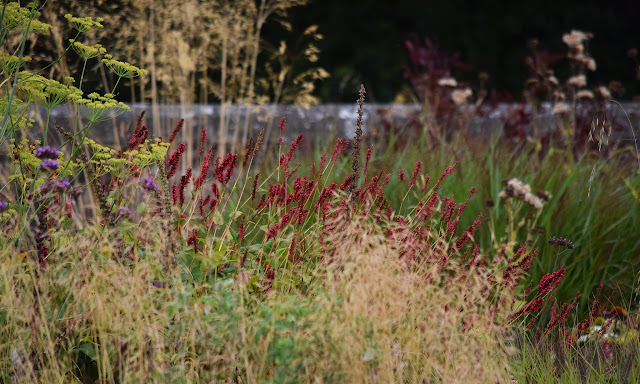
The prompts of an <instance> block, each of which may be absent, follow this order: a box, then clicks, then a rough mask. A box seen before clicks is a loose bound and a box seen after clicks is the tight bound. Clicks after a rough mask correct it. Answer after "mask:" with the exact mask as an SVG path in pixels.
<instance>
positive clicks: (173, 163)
mask: <svg viewBox="0 0 640 384" xmlns="http://www.w3.org/2000/svg"><path fill="white" fill-rule="evenodd" d="M186 148H187V146H186V145H184V143H180V144H178V148H176V150H175V151H174V152H173V153H172V154H171V157H169V159H168V160H167V162H166V164H165V170H166V172H167V180H169V179H170V178H171V177H173V175H175V174H176V172H177V171H178V166H179V165H180V158H182V154H183V153H184V151H185V149H186Z"/></svg>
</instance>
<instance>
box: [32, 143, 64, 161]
mask: <svg viewBox="0 0 640 384" xmlns="http://www.w3.org/2000/svg"><path fill="white" fill-rule="evenodd" d="M59 154H60V151H58V150H57V149H56V148H51V147H50V146H48V145H47V146H44V147H39V148H38V149H36V157H37V158H39V159H57V158H58V155H59Z"/></svg>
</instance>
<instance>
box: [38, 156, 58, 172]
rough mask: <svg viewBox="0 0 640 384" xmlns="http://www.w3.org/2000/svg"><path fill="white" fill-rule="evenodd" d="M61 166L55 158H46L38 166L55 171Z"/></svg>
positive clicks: (44, 169) (43, 169)
mask: <svg viewBox="0 0 640 384" xmlns="http://www.w3.org/2000/svg"><path fill="white" fill-rule="evenodd" d="M59 166H60V164H58V162H57V161H55V160H51V159H44V160H42V162H41V163H40V166H39V167H38V168H39V169H40V170H41V171H49V172H51V171H55V170H56V169H58V167H59Z"/></svg>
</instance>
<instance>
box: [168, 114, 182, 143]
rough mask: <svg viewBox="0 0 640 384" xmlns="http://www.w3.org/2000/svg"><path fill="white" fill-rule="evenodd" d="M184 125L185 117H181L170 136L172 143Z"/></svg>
mask: <svg viewBox="0 0 640 384" xmlns="http://www.w3.org/2000/svg"><path fill="white" fill-rule="evenodd" d="M183 126H184V119H180V121H178V124H176V126H175V127H174V128H173V132H171V136H169V142H170V143H173V140H175V139H176V136H177V135H178V132H180V131H181V130H182V127H183Z"/></svg>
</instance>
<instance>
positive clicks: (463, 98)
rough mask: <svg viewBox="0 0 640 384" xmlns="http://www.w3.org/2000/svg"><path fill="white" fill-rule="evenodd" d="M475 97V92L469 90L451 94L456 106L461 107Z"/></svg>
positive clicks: (456, 91)
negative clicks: (472, 96)
mask: <svg viewBox="0 0 640 384" xmlns="http://www.w3.org/2000/svg"><path fill="white" fill-rule="evenodd" d="M471 95H473V91H471V89H469V88H465V89H456V90H454V91H453V92H451V99H452V100H453V102H454V103H456V105H461V104H464V103H466V102H467V100H469V98H470V97H471Z"/></svg>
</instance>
